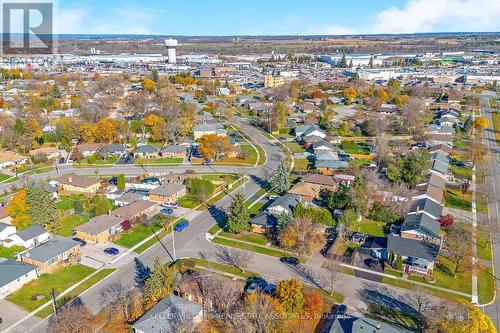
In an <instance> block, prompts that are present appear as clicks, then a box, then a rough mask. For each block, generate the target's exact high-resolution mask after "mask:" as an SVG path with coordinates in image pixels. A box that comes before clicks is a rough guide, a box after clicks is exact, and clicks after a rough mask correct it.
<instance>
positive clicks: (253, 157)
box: [220, 143, 257, 165]
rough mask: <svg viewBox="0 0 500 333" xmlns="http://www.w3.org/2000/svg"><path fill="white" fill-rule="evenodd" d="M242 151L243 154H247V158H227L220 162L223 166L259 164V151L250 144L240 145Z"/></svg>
mask: <svg viewBox="0 0 500 333" xmlns="http://www.w3.org/2000/svg"><path fill="white" fill-rule="evenodd" d="M240 149H241V152H242V153H245V154H246V157H245V158H240V157H239V156H238V157H225V158H223V159H221V160H220V162H221V163H222V164H231V163H244V164H251V165H254V164H255V162H257V151H256V150H255V149H254V148H253V147H252V146H251V145H250V144H248V143H242V144H240Z"/></svg>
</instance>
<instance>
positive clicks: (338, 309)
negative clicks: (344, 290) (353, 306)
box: [333, 304, 347, 316]
mask: <svg viewBox="0 0 500 333" xmlns="http://www.w3.org/2000/svg"><path fill="white" fill-rule="evenodd" d="M346 313H347V306H345V305H344V304H339V305H336V306H334V307H333V314H334V315H337V316H344V315H345V314H346Z"/></svg>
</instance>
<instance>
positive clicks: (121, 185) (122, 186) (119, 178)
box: [116, 173, 125, 190]
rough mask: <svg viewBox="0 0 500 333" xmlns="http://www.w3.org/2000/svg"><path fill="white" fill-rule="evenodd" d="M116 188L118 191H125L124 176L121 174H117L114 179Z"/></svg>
mask: <svg viewBox="0 0 500 333" xmlns="http://www.w3.org/2000/svg"><path fill="white" fill-rule="evenodd" d="M116 187H117V188H118V189H119V190H124V189H125V175H124V174H123V173H122V174H119V175H118V176H117V177H116Z"/></svg>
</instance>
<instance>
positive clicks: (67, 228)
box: [57, 214, 89, 237]
mask: <svg viewBox="0 0 500 333" xmlns="http://www.w3.org/2000/svg"><path fill="white" fill-rule="evenodd" d="M88 220H89V219H88V218H87V217H85V216H81V215H76V214H70V215H67V216H65V217H63V218H62V219H61V230H59V232H58V233H57V234H58V235H59V236H63V237H69V236H71V235H72V234H73V230H74V229H75V228H76V227H78V226H79V225H81V224H84V223H85V222H87V221H88Z"/></svg>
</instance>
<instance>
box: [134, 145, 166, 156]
mask: <svg viewBox="0 0 500 333" xmlns="http://www.w3.org/2000/svg"><path fill="white" fill-rule="evenodd" d="M158 152H159V149H158V147H155V146H150V145H141V146H139V145H138V146H137V147H136V148H135V149H134V151H133V152H132V153H133V154H134V157H135V158H156V157H158Z"/></svg>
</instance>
